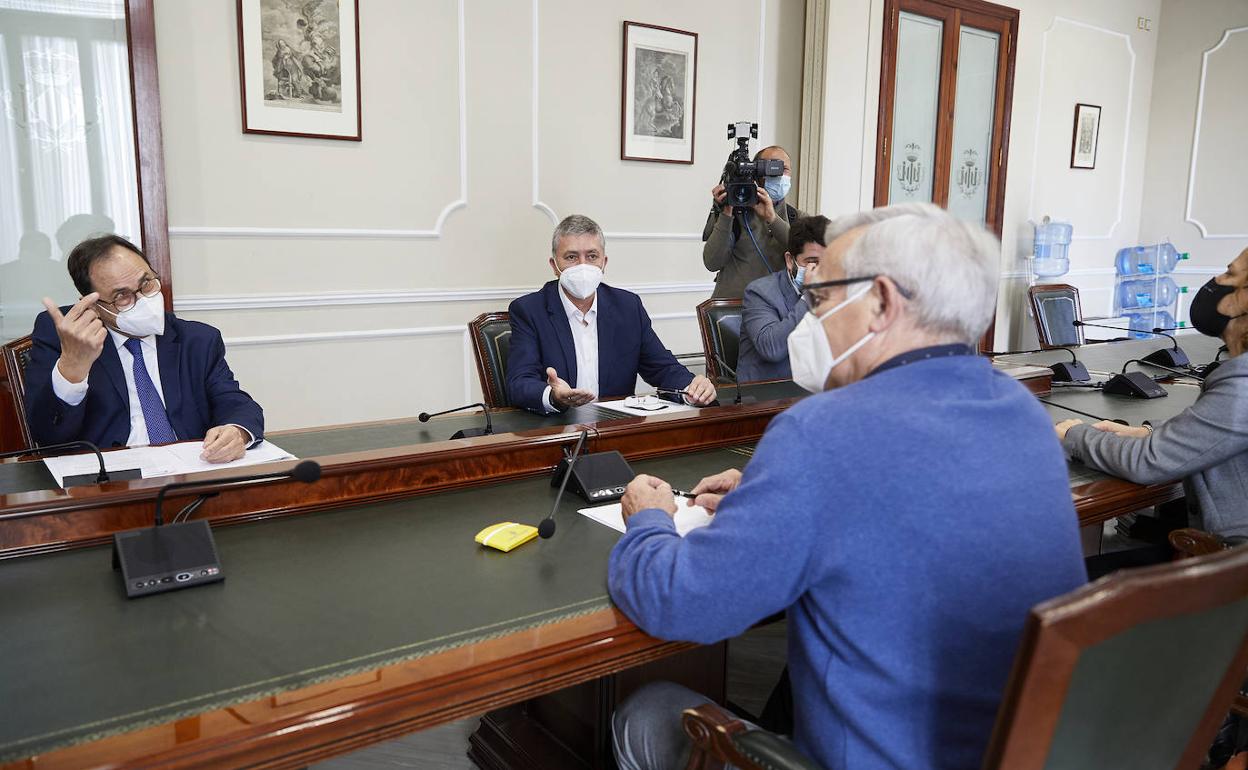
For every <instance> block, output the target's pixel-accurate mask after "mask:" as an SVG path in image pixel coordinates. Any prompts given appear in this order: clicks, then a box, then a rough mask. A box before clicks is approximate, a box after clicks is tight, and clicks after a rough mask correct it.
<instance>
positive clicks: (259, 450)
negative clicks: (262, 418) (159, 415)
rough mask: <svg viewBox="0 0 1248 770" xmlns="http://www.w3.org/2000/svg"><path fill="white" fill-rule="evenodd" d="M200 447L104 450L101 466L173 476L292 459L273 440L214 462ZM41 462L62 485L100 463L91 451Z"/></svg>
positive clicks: (148, 475) (198, 443) (190, 443)
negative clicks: (207, 459) (203, 456)
mask: <svg viewBox="0 0 1248 770" xmlns="http://www.w3.org/2000/svg"><path fill="white" fill-rule="evenodd" d="M203 448H204V442H202V441H184V442H182V443H180V444H169V445H167V446H145V447H135V448H133V449H118V450H117V451H115V452H105V453H104V467H105V468H107V469H108V470H110V471H118V470H129V469H132V468H138V469H139V470H140V471H141V472H142V474H143V478H145V479H150V478H156V477H159V476H175V475H178V474H182V473H198V472H199V471H207V470H217V469H219V468H239V467H243V466H246V465H259V464H260V463H271V462H274V461H277V460H293V459H296V458H295V456H294V455H292V454H290V453H289V452H287V451H286V450H284V449H282V448H281V447H279V446H277V445H276V444H271V443H269V442H268V441H261V442H260V443H259V444H258V445H257V446H256V447H254V448H253V449H248V450H247V454H246V455H244V456H243V457H242V458H241V459H238V460H235V461H233V462H229V463H217V464H215V465H214V464H212V463H206V462H204V461H203V460H200V459H199V453H200V452H202V451H203ZM43 464H44V465H45V466H47V469H48V471H49V472H51V474H52V476H53V477H54V478H55V479H56V483H57V484H58V485H60V486H64V481H65V477H66V476H76V475H78V474H82V473H95V472H96V471H97V470H99V467H100V463H99V461H98V460H97V459H96V458H95V455H93V454H82V455H68V456H63V457H47V458H44V461H43Z"/></svg>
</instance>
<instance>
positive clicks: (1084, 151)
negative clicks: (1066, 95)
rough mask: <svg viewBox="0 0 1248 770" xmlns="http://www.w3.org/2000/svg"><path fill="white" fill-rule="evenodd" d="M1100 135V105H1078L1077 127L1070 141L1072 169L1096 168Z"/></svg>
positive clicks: (1076, 109)
mask: <svg viewBox="0 0 1248 770" xmlns="http://www.w3.org/2000/svg"><path fill="white" fill-rule="evenodd" d="M1100 133H1101V107H1100V105H1099V104H1082V103H1080V104H1076V105H1075V127H1074V130H1073V132H1072V135H1071V139H1070V167H1071V168H1087V169H1092V168H1096V149H1097V144H1098V143H1099V140H1100Z"/></svg>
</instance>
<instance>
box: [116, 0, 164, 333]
mask: <svg viewBox="0 0 1248 770" xmlns="http://www.w3.org/2000/svg"><path fill="white" fill-rule="evenodd" d="M126 43H127V48H128V49H129V56H130V103H131V107H132V109H133V112H134V157H135V163H136V165H137V168H136V172H137V175H138V180H139V226H140V228H141V230H142V233H143V244H142V245H143V251H144V253H145V254H146V255H147V259H148V261H149V262H151V264H152V267H154V268H156V272H157V274H158V275H160V284H161V289H160V290H161V293H162V294H164V295H165V310H169V311H172V310H173V285H174V284H173V268H172V263H171V262H170V259H169V211H168V208H167V204H166V197H167V196H166V189H165V150H164V147H165V146H164V138H163V135H162V132H161V124H160V83H159V80H158V78H157V69H156V19H155V9H154V7H153V0H126Z"/></svg>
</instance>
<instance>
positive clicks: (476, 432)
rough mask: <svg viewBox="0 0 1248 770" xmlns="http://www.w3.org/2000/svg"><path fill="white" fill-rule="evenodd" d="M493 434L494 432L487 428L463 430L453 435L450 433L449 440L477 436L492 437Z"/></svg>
mask: <svg viewBox="0 0 1248 770" xmlns="http://www.w3.org/2000/svg"><path fill="white" fill-rule="evenodd" d="M493 433H494V432H493V431H491V430H489V429H488V428H464V429H463V430H457V431H455V432H454V433H452V434H451V440H452V441H454V440H455V439H457V438H477V437H478V436H491V435H493Z"/></svg>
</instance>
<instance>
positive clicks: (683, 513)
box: [577, 495, 715, 537]
mask: <svg viewBox="0 0 1248 770" xmlns="http://www.w3.org/2000/svg"><path fill="white" fill-rule="evenodd" d="M672 499H673V501H674V502H675V503H676V534H678V535H680V536H681V537H684V536H685V535H687V534H689V533H690V532H691V531H693V530H695V529H697V528H699V527H705V526H706V525H707V524H710V523H711V521H713V520H714V518H715V514H713V513H708V512H707V510H706V509H705V508H703V507H702V506H700V505H695V506H693V507H689V506H687V505H685V503H687V502H689V501H688V499H687V498H684V497H677V496H675V495H673V496H672ZM577 513H579V514H581V515H583V516H588V517H589V518H591V519H593V520H594V521H596V522H598V523H599V524H604V525H606V526H608V527H610V528H611V529H614V530H616V531H617V532H623V531H624V514H623V512H622V511H621V509H620V504H619V503H612V504H610V505H596V506H594V507H593V508H581V509H580V510H578V511H577Z"/></svg>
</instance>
